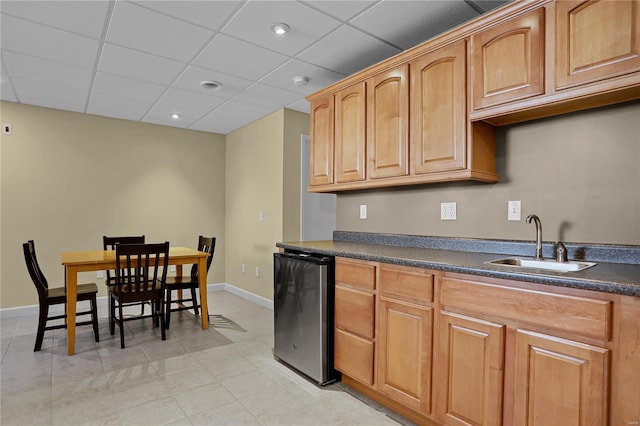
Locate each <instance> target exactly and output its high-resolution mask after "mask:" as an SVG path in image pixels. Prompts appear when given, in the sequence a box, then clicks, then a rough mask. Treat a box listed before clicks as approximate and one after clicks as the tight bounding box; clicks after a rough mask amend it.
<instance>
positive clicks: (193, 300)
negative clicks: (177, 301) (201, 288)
mask: <svg viewBox="0 0 640 426" xmlns="http://www.w3.org/2000/svg"><path fill="white" fill-rule="evenodd" d="M191 303H193V312H195V314H196V315H198V300H197V299H196V289H195V288H194V287H191Z"/></svg>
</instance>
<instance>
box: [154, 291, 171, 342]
mask: <svg viewBox="0 0 640 426" xmlns="http://www.w3.org/2000/svg"><path fill="white" fill-rule="evenodd" d="M157 307H158V317H159V318H160V335H161V336H162V340H167V328H169V327H167V326H166V324H165V319H164V313H163V312H162V310H163V307H164V301H163V300H162V299H160V300H158V302H157Z"/></svg>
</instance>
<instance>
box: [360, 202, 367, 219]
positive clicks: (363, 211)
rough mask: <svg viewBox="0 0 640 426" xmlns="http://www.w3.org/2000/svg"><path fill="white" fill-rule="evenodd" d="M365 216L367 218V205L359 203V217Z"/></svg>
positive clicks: (363, 217)
mask: <svg viewBox="0 0 640 426" xmlns="http://www.w3.org/2000/svg"><path fill="white" fill-rule="evenodd" d="M366 218H367V205H366V204H360V219H366Z"/></svg>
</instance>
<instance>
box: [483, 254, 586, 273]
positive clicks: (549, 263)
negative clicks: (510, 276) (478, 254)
mask: <svg viewBox="0 0 640 426" xmlns="http://www.w3.org/2000/svg"><path fill="white" fill-rule="evenodd" d="M485 263H486V264H488V265H499V266H509V267H513V268H520V269H543V270H546V271H554V272H576V271H582V270H583V269H587V268H590V267H592V266H594V265H595V263H594V262H581V261H576V260H570V261H568V262H556V261H555V260H552V259H542V260H538V259H533V258H530V257H507V258H505V259H497V260H490V261H488V262H485Z"/></svg>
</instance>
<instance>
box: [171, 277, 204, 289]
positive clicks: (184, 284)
mask: <svg viewBox="0 0 640 426" xmlns="http://www.w3.org/2000/svg"><path fill="white" fill-rule="evenodd" d="M192 286H196V287H197V286H198V282H197V281H193V280H192V279H191V277H184V276H182V277H167V282H166V287H167V288H172V289H178V288H182V289H188V288H191V287H192Z"/></svg>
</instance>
